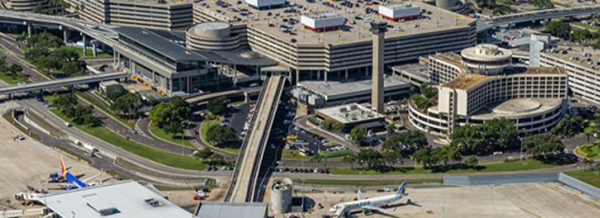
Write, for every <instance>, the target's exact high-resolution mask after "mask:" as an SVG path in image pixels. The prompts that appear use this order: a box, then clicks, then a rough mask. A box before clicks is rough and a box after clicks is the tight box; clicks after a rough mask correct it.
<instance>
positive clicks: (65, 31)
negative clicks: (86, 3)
mask: <svg viewBox="0 0 600 218" xmlns="http://www.w3.org/2000/svg"><path fill="white" fill-rule="evenodd" d="M67 42H69V29H67V28H66V27H63V43H65V44H67Z"/></svg>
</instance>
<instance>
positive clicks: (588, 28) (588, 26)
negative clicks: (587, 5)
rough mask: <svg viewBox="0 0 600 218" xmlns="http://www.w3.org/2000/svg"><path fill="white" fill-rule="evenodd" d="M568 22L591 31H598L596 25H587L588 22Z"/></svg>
mask: <svg viewBox="0 0 600 218" xmlns="http://www.w3.org/2000/svg"><path fill="white" fill-rule="evenodd" d="M570 24H571V25H574V26H578V27H581V28H584V29H587V30H589V31H592V32H596V31H598V27H595V26H593V25H589V24H585V23H581V22H572V23H570Z"/></svg>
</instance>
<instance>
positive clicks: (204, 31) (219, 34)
mask: <svg viewBox="0 0 600 218" xmlns="http://www.w3.org/2000/svg"><path fill="white" fill-rule="evenodd" d="M240 38H241V37H240V35H239V34H234V33H232V27H231V24H229V23H226V22H220V21H215V22H206V23H199V24H196V25H195V26H192V27H190V28H188V30H187V32H186V45H187V47H188V48H189V49H193V50H212V51H228V50H236V49H238V48H239V47H240Z"/></svg>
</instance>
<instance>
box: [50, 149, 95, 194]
mask: <svg viewBox="0 0 600 218" xmlns="http://www.w3.org/2000/svg"><path fill="white" fill-rule="evenodd" d="M60 172H61V175H62V176H63V178H65V180H67V182H64V183H49V184H52V185H59V186H62V187H63V188H64V189H67V190H69V189H75V188H85V187H86V186H88V185H87V182H88V181H90V180H92V179H95V178H96V177H98V176H100V175H102V173H103V172H104V170H101V171H100V173H98V174H96V175H94V176H92V177H90V178H87V179H84V180H79V178H77V177H76V176H74V175H73V174H71V173H70V172H69V170H68V169H67V168H66V167H65V161H64V160H63V158H62V156H61V157H60Z"/></svg>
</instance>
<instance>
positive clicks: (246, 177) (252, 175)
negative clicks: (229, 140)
mask: <svg viewBox="0 0 600 218" xmlns="http://www.w3.org/2000/svg"><path fill="white" fill-rule="evenodd" d="M284 81H285V80H284V79H282V77H281V76H280V75H274V76H271V78H269V80H268V82H266V83H265V84H264V85H263V88H262V90H261V93H260V97H259V98H258V102H257V105H258V107H257V111H256V114H255V116H254V117H253V119H252V131H251V132H250V134H249V135H248V136H247V137H246V138H245V139H244V142H243V143H242V151H241V152H240V154H239V156H238V160H237V165H236V168H235V171H234V172H233V177H232V179H231V184H230V185H229V189H228V190H227V193H226V194H225V201H231V202H253V201H255V199H256V198H257V196H256V195H257V194H258V193H257V192H256V190H258V188H259V187H258V177H259V176H258V175H259V172H260V169H261V163H262V159H263V155H264V152H265V147H266V144H267V141H268V139H269V134H270V130H271V127H272V125H273V119H274V117H275V113H276V112H277V106H278V105H279V104H278V102H279V98H280V97H281V94H282V92H283V86H284Z"/></svg>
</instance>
